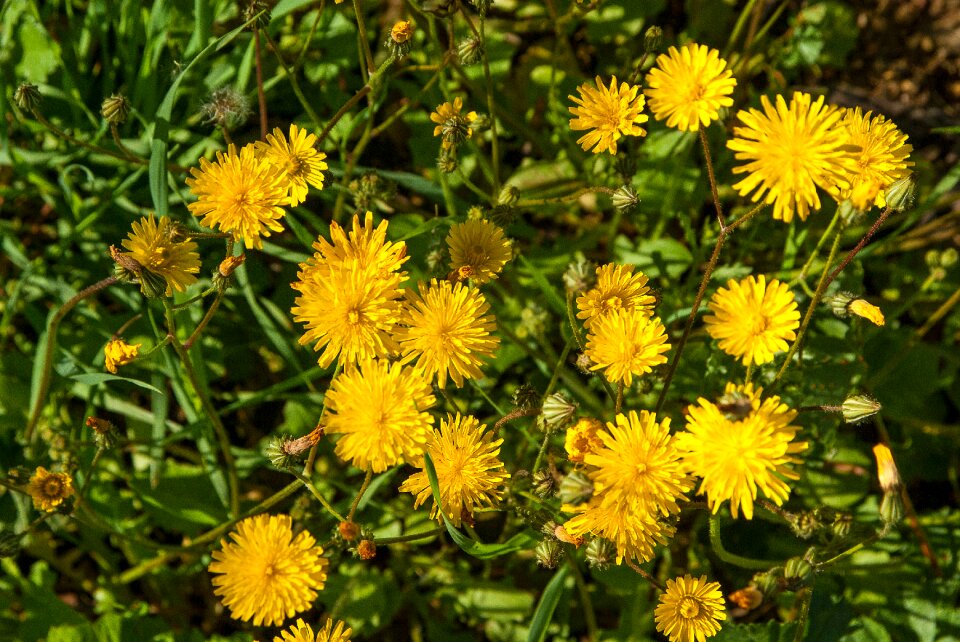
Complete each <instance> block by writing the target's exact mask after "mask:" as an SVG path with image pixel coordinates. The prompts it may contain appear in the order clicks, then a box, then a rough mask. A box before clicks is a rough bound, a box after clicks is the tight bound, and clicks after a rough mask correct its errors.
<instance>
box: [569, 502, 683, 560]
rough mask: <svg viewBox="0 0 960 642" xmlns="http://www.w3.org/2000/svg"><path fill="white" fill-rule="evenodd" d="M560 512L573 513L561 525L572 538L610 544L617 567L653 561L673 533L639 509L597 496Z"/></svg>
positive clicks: (665, 525) (668, 526)
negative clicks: (591, 537)
mask: <svg viewBox="0 0 960 642" xmlns="http://www.w3.org/2000/svg"><path fill="white" fill-rule="evenodd" d="M563 510H564V511H566V512H568V513H570V512H573V513H577V514H576V515H574V516H573V517H571V518H570V519H568V520H567V521H566V522H564V523H563V528H564V530H565V531H566V533H567V534H568V535H570V536H571V537H573V538H582V537H583V536H584V535H586V534H591V535H594V536H595V537H602V538H603V539H605V540H608V541H610V542H611V543H613V544H614V546H616V547H617V564H620V563H622V562H623V560H624V559H627V560H636V561H638V562H641V563H642V562H646V561H648V560H650V559H653V553H654V549H655V548H656V547H657V545H658V544H666V543H667V542H668V541H669V539H670V538H671V537H673V535H674V533H675V532H676V529H675V528H674V527H673V526H671V525H670V524H667V523H665V522H663V521H662V520H659V519H657V517H656V515H654V514H651V513H650V512H649V511H647V510H645V509H644V508H643V507H641V506H640V505H636V504H628V503H618V502H615V501H604V500H603V498H601V497H597V496H594V497H592V498H591V499H590V501H588V502H587V503H585V504H580V505H578V506H568V505H565V506H564V507H563Z"/></svg>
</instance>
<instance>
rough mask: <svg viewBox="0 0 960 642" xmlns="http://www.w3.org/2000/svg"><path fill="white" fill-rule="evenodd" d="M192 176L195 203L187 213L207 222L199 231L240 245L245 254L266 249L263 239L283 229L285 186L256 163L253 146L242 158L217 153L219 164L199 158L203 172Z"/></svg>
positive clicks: (232, 151)
mask: <svg viewBox="0 0 960 642" xmlns="http://www.w3.org/2000/svg"><path fill="white" fill-rule="evenodd" d="M190 173H191V174H192V175H193V178H188V179H187V185H189V186H190V191H191V192H192V193H193V194H194V195H195V196H196V197H197V200H196V202H193V203H190V204H189V205H187V208H188V209H189V210H190V211H191V212H193V214H194V215H195V216H202V217H203V218H202V219H201V220H200V224H201V225H205V226H207V227H219V228H220V230H221V231H223V232H228V233H230V234H231V235H233V238H234V239H236V240H238V241H239V240H241V239H242V240H243V243H244V245H245V246H246V247H247V249H250V248H257V249H260V248H262V247H263V239H262V237H264V236H270V233H271V232H279V231H281V230H282V229H283V225H281V224H280V219H281V218H283V216H284V214H285V212H284V210H283V208H282V207H281V206H282V205H286V204H287V202H288V198H287V180H286V179H285V178H284V175H283V172H282V170H281V169H280V168H278V167H275V166H274V165H271V164H270V163H268V162H267V161H265V160H263V159H260V158H258V157H257V154H256V152H255V151H254V146H253V145H246V146H245V147H243V149H241V150H240V153H239V154H237V150H236V147H234V146H233V145H230V146H228V147H227V153H226V154H224V153H223V152H217V162H216V163H211V162H210V161H208V160H207V159H205V158H201V159H200V169H199V170H198V169H197V168H196V167H191V168H190Z"/></svg>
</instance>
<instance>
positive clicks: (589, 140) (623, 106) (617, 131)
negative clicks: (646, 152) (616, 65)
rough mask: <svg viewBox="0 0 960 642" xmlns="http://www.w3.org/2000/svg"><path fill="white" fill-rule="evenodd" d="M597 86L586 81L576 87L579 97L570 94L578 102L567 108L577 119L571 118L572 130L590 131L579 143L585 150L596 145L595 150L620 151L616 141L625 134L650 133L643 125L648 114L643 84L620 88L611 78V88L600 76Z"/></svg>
mask: <svg viewBox="0 0 960 642" xmlns="http://www.w3.org/2000/svg"><path fill="white" fill-rule="evenodd" d="M595 82H596V84H597V86H596V88H594V87H591V86H590V83H588V82H585V83H583V84H582V85H580V86H579V87H577V92H578V93H579V94H580V97H579V98H576V97H574V96H567V98H569V99H570V100H572V101H573V102H575V103H576V105H577V106H576V107H568V108H567V109H569V111H570V113H571V114H573V115H574V116H576V118H571V119H570V129H572V130H573V131H581V130H590V131H588V132H587V133H586V134H584V135H583V136H581V137H580V138H579V139H577V143H578V144H579V145H580V146H581V147H583V149H584V151H586V150H588V149H590V147H593V153H594V154H599V153H601V152H605V151H609V152H610V153H611V154H616V153H617V141H618V140H620V138H621V137H623V136H646V135H647V132H646V130H644V129H643V128H642V127H640V125H641V124H643V123H645V122H647V121H648V120H649V117H648V116H646V115H644V114H641V113H640V112H641V111H643V104H644V98H643V94H641V93H640V87H638V86H636V85H630V84H627V83H621V84H620V88H619V89H617V77H616V76H614V77H613V78H612V79H611V80H610V87H606V86H604V84H603V81H601V80H600V76H597V77H596V79H595Z"/></svg>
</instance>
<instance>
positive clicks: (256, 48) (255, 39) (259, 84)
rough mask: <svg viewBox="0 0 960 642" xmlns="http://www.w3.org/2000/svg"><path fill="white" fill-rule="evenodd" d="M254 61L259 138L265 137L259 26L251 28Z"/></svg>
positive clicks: (265, 98) (265, 99) (265, 101)
mask: <svg viewBox="0 0 960 642" xmlns="http://www.w3.org/2000/svg"><path fill="white" fill-rule="evenodd" d="M253 47H254V61H255V67H256V72H257V102H258V103H259V106H260V138H261V140H265V139H266V138H267V95H266V93H264V91H263V53H262V51H261V47H260V28H259V27H257V26H254V28H253Z"/></svg>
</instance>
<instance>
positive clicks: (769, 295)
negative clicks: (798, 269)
mask: <svg viewBox="0 0 960 642" xmlns="http://www.w3.org/2000/svg"><path fill="white" fill-rule="evenodd" d="M708 307H709V308H710V311H711V312H712V313H713V314H712V315H707V316H705V317H704V318H703V321H704V323H706V325H707V332H708V333H709V334H710V336H711V337H713V338H714V339H718V340H719V341H720V349H721V350H723V351H724V352H726V353H727V354H731V355H733V356H735V357H737V358H740V359H742V360H743V364H744V365H750V364H752V363H755V364H757V365H760V364H762V363H767V362H769V361H773V356H774V355H775V354H776V353H778V352H783V351H784V350H786V349H787V347H788V346H787V341H793V340H794V339H796V338H797V335H796V333H795V332H794V330H796V329H797V328H798V327H799V326H800V312H799V310H797V302H796V301H795V300H794V297H793V293H792V292H791V291H790V288H789V287H787V284H786V283H781V282H780V281H778V280H777V279H771V280H770V283H769V284H768V283H767V280H766V277H765V276H763V275H762V274H761V275H760V277H759V278H757V277H754V276H748V277H747V278H745V279H743V280H742V281H740V282H737V281H734V280H733V279H730V281H728V282H727V287H726V288H720V289H719V290H717V292H716V294H714V295H713V296H712V297H711V298H710V303H709V304H708Z"/></svg>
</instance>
